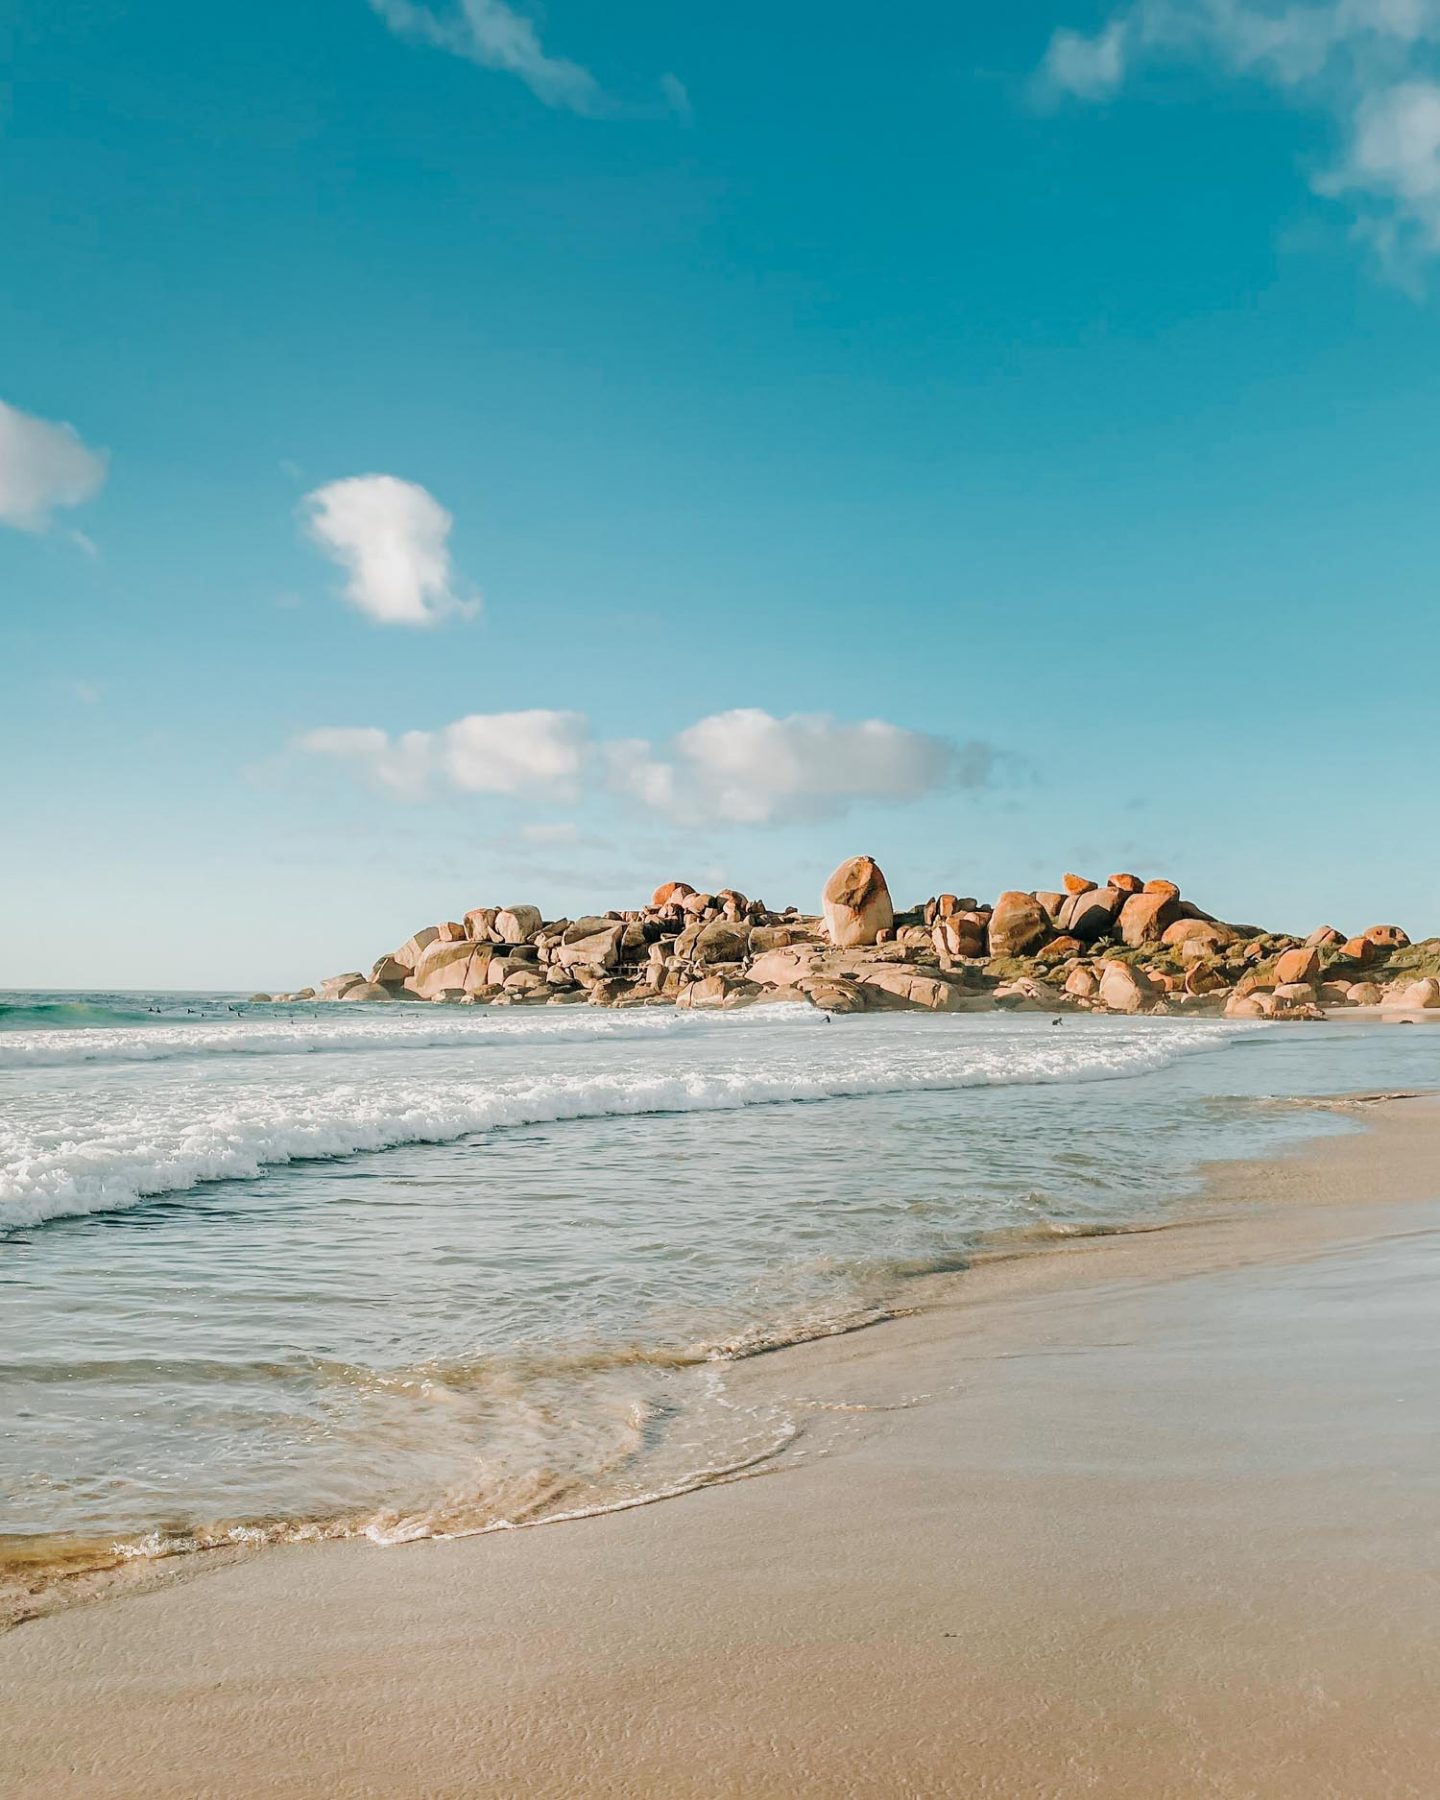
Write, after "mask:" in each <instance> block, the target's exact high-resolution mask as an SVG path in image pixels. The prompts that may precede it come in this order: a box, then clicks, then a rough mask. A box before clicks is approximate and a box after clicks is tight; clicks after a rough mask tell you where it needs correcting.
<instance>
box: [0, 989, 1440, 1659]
mask: <svg viewBox="0 0 1440 1800" xmlns="http://www.w3.org/2000/svg"><path fill="white" fill-rule="evenodd" d="M1422 1016H1424V1015H1422ZM1430 1016H1432V1017H1434V1018H1436V1019H1437V1020H1440V1013H1437V1014H1433V1015H1430ZM1419 1097H1421V1096H1419V1095H1417V1094H1413V1093H1406V1094H1399V1095H1397V1094H1390V1093H1368V1092H1366V1093H1354V1094H1339V1095H1335V1096H1326V1097H1302V1096H1275V1097H1273V1098H1272V1099H1270V1100H1269V1101H1262V1102H1261V1103H1260V1104H1268V1105H1270V1106H1272V1107H1274V1108H1276V1109H1278V1110H1280V1111H1306V1112H1321V1113H1337V1114H1341V1115H1347V1116H1350V1117H1352V1118H1357V1117H1360V1116H1362V1115H1363V1114H1364V1113H1365V1112H1366V1111H1368V1110H1370V1109H1372V1108H1373V1107H1374V1106H1375V1105H1376V1104H1377V1103H1382V1102H1385V1101H1389V1100H1396V1099H1414V1098H1419ZM1437 1099H1440V1093H1437ZM1322 1141H1323V1140H1322ZM1315 1142H1316V1140H1315V1138H1313V1137H1312V1136H1309V1135H1306V1136H1303V1137H1298V1138H1297V1139H1295V1140H1294V1141H1293V1142H1292V1143H1289V1144H1282V1145H1281V1146H1278V1147H1277V1148H1276V1149H1275V1150H1274V1152H1273V1153H1272V1155H1271V1156H1269V1157H1267V1158H1266V1159H1265V1165H1266V1166H1269V1164H1270V1163H1272V1162H1274V1161H1276V1160H1278V1159H1280V1158H1284V1157H1287V1156H1291V1155H1296V1154H1301V1155H1303V1154H1304V1152H1305V1151H1306V1149H1307V1148H1309V1147H1312V1146H1313V1145H1314V1144H1315ZM1227 1166H1228V1159H1222V1160H1216V1159H1207V1160H1203V1161H1200V1162H1198V1163H1196V1164H1195V1165H1194V1167H1193V1169H1192V1171H1191V1176H1190V1179H1189V1180H1188V1181H1187V1183H1186V1184H1185V1185H1184V1186H1183V1187H1182V1188H1180V1189H1178V1190H1177V1191H1175V1192H1174V1193H1172V1194H1171V1195H1170V1197H1169V1198H1168V1199H1167V1200H1166V1201H1165V1202H1164V1204H1163V1208H1162V1210H1160V1211H1159V1212H1158V1213H1156V1214H1154V1215H1151V1216H1137V1217H1134V1218H1130V1219H1124V1220H1120V1221H1117V1222H1094V1223H1085V1224H1079V1223H1077V1224H1074V1225H1068V1226H1067V1225H1064V1224H1059V1223H1040V1224H1035V1225H1014V1226H1005V1227H999V1228H997V1229H995V1230H993V1231H989V1232H986V1233H984V1234H983V1235H982V1236H981V1237H980V1238H978V1239H977V1240H976V1242H975V1244H974V1245H973V1247H972V1248H971V1249H970V1250H969V1251H967V1252H966V1253H965V1254H964V1255H963V1257H962V1258H961V1259H960V1260H957V1261H956V1262H954V1263H950V1264H948V1265H944V1266H939V1267H936V1268H934V1269H930V1270H926V1271H923V1272H918V1273H908V1274H907V1275H906V1276H905V1277H904V1278H903V1280H900V1279H899V1278H898V1277H897V1278H896V1279H897V1280H899V1285H894V1284H893V1283H892V1286H891V1288H890V1290H889V1291H888V1292H887V1293H886V1294H885V1295H884V1296H883V1297H880V1296H876V1297H874V1298H872V1299H870V1300H868V1301H866V1302H864V1304H863V1306H861V1308H860V1310H857V1311H855V1312H853V1313H850V1314H845V1315H840V1316H837V1317H835V1318H834V1319H832V1320H830V1321H828V1322H823V1321H822V1322H815V1323H804V1322H797V1323H795V1324H793V1325H792V1328H791V1329H790V1330H789V1331H780V1330H779V1328H778V1327H777V1328H776V1330H775V1334H774V1335H770V1334H762V1335H761V1336H760V1337H758V1338H757V1339H756V1340H755V1341H754V1342H753V1343H749V1344H743V1345H742V1344H741V1343H734V1344H726V1345H725V1346H724V1347H723V1350H724V1353H723V1354H718V1353H717V1349H716V1347H714V1346H712V1347H711V1348H710V1352H709V1354H708V1355H706V1354H704V1353H703V1352H704V1350H705V1347H704V1346H703V1345H701V1346H697V1347H696V1349H695V1350H694V1351H693V1352H691V1353H690V1357H689V1360H691V1361H693V1364H694V1366H695V1367H696V1368H697V1369H699V1368H702V1367H706V1366H712V1364H713V1366H715V1367H717V1368H720V1369H723V1371H724V1379H725V1382H726V1385H727V1387H728V1388H730V1389H732V1390H740V1391H741V1392H748V1391H750V1390H751V1389H752V1388H759V1387H763V1386H764V1385H765V1384H764V1383H763V1381H762V1380H761V1379H760V1378H759V1377H757V1376H756V1375H755V1374H754V1373H753V1372H752V1371H751V1369H750V1365H751V1364H752V1363H768V1362H769V1360H770V1359H772V1358H781V1359H784V1358H786V1357H789V1356H792V1355H798V1356H801V1357H804V1356H806V1355H807V1353H811V1352H814V1353H816V1354H819V1355H821V1356H823V1355H824V1353H825V1347H826V1346H828V1345H835V1344H838V1343H839V1342H840V1341H841V1340H842V1339H845V1338H847V1337H850V1336H854V1335H857V1334H864V1333H868V1332H870V1331H874V1330H877V1329H879V1328H881V1327H891V1328H893V1327H895V1326H897V1325H899V1324H903V1323H904V1322H905V1321H907V1320H910V1319H915V1318H924V1317H925V1316H926V1315H928V1314H930V1313H932V1312H936V1311H940V1312H944V1311H946V1310H947V1309H950V1308H953V1307H962V1308H963V1307H966V1306H970V1305H974V1304H979V1303H981V1302H983V1301H984V1300H986V1299H987V1298H988V1297H989V1296H990V1293H991V1289H992V1286H994V1285H996V1284H999V1286H1000V1288H1001V1290H1002V1291H1008V1289H1009V1288H1010V1287H1011V1286H1012V1285H1015V1284H1021V1285H1024V1286H1027V1287H1035V1286H1049V1285H1051V1284H1052V1283H1053V1284H1055V1285H1059V1286H1065V1285H1068V1280H1069V1278H1070V1276H1071V1275H1072V1273H1073V1272H1074V1271H1073V1270H1072V1269H1071V1267H1070V1265H1069V1263H1068V1262H1067V1261H1066V1260H1065V1259H1067V1258H1069V1257H1071V1256H1073V1255H1076V1254H1078V1253H1080V1252H1082V1251H1083V1250H1084V1249H1085V1248H1087V1247H1094V1246H1097V1245H1100V1244H1105V1243H1109V1242H1112V1241H1114V1240H1120V1239H1129V1238H1142V1239H1143V1238H1150V1237H1155V1236H1157V1235H1158V1236H1160V1237H1161V1238H1162V1239H1164V1240H1166V1241H1168V1240H1169V1239H1170V1237H1171V1235H1172V1234H1173V1233H1175V1232H1177V1231H1180V1230H1184V1229H1187V1228H1190V1227H1193V1226H1194V1225H1196V1224H1206V1223H1213V1222H1214V1220H1215V1218H1216V1210H1215V1201H1214V1197H1213V1193H1212V1189H1213V1186H1214V1182H1215V1180H1216V1179H1217V1177H1218V1176H1221V1175H1223V1172H1224V1170H1225V1169H1226V1168H1227ZM1241 1166H1242V1167H1243V1166H1245V1165H1241ZM1051 1263H1054V1264H1055V1265H1056V1266H1054V1267H1049V1266H1048V1265H1050V1264H1051ZM1031 1264H1035V1265H1037V1266H1036V1267H1034V1268H1031V1267H1029V1265H1031ZM1040 1265H1044V1266H1040ZM673 1354H675V1355H682V1354H683V1353H682V1352H680V1351H678V1350H677V1351H675V1352H673ZM765 1402H766V1403H768V1405H769V1406H770V1407H771V1408H772V1409H773V1408H774V1406H775V1397H774V1396H773V1395H767V1396H765ZM822 1435H823V1434H822V1433H820V1432H818V1431H817V1430H816V1429H815V1421H814V1420H808V1421H806V1420H798V1421H791V1422H790V1423H789V1424H788V1425H787V1426H786V1427H785V1428H784V1429H782V1430H781V1431H780V1433H779V1436H778V1439H777V1441H776V1443H775V1444H774V1445H773V1447H771V1448H768V1449H764V1450H760V1451H752V1450H750V1449H746V1451H745V1452H744V1454H743V1455H742V1456H741V1457H740V1459H739V1460H738V1461H734V1462H731V1463H722V1464H718V1465H714V1466H710V1465H706V1466H702V1467H700V1468H697V1469H695V1470H694V1471H692V1472H691V1473H689V1474H687V1475H685V1476H683V1477H682V1478H680V1479H678V1480H677V1481H675V1482H674V1483H673V1484H672V1485H667V1486H664V1487H661V1488H658V1489H656V1490H655V1491H653V1492H639V1493H632V1494H630V1495H626V1496H623V1497H616V1496H613V1495H611V1496H607V1495H606V1494H605V1493H604V1492H603V1491H602V1492H601V1493H599V1494H597V1495H595V1496H594V1497H593V1498H585V1497H581V1496H577V1497H576V1502H575V1504H574V1505H573V1506H567V1507H564V1508H562V1509H560V1510H557V1511H554V1512H551V1513H546V1514H544V1515H542V1516H539V1517H523V1518H519V1519H517V1520H516V1521H515V1522H514V1523H513V1524H512V1523H507V1522H503V1521H489V1522H485V1523H481V1524H476V1525H474V1526H471V1527H468V1528H467V1527H458V1528H455V1529H452V1530H449V1531H438V1532H436V1533H434V1534H433V1536H425V1535H423V1534H422V1535H418V1536H416V1537H415V1538H413V1539H407V1538H405V1537H393V1538H390V1537H385V1536H376V1535H375V1533H374V1532H372V1531H371V1530H369V1529H368V1528H365V1527H363V1525H360V1524H357V1523H355V1521H354V1518H353V1517H351V1516H344V1515H341V1516H336V1517H333V1518H331V1517H323V1516H317V1517H313V1518H308V1519H300V1520H294V1521H284V1520H276V1521H268V1520H261V1521H256V1522H254V1523H241V1524H239V1525H235V1526H233V1527H215V1528H213V1531H212V1532H211V1533H210V1534H209V1535H208V1541H207V1533H206V1531H205V1530H204V1528H197V1531H196V1532H195V1533H191V1532H187V1531H183V1530H182V1531H179V1532H177V1534H176V1542H175V1545H174V1547H173V1548H167V1549H164V1550H160V1551H158V1552H157V1551H155V1550H149V1551H143V1550H141V1549H140V1546H142V1545H144V1543H145V1542H146V1539H147V1538H148V1537H149V1536H151V1535H158V1528H157V1532H156V1533H155V1534H151V1533H142V1534H140V1535H139V1536H138V1537H134V1536H133V1534H132V1536H130V1537H122V1536H121V1535H120V1534H119V1533H118V1532H115V1531H112V1532H105V1533H96V1534H94V1535H92V1536H89V1537H78V1536H77V1537H56V1538H53V1539H46V1540H37V1541H36V1542H34V1543H21V1544H20V1545H18V1546H15V1545H7V1544H6V1543H5V1542H4V1540H3V1539H0V1635H3V1633H4V1632H6V1631H11V1630H15V1629H18V1628H19V1627H20V1626H22V1625H30V1624H33V1623H35V1622H36V1621H38V1620H40V1619H43V1618H48V1617H50V1616H53V1615H54V1614H55V1613H57V1612H61V1611H65V1610H68V1609H69V1608H71V1607H73V1606H88V1605H93V1604H98V1603H101V1602H107V1603H108V1602H109V1601H111V1600H113V1599H115V1598H119V1597H122V1596H129V1595H136V1594H142V1593H150V1592H153V1591H155V1590H157V1589H163V1588H164V1587H166V1586H169V1585H171V1584H173V1583H175V1582H177V1581H184V1580H191V1579H197V1578H200V1577H202V1576H204V1575H206V1574H209V1573H211V1572H214V1571H216V1570H217V1569H220V1568H224V1567H227V1566H230V1565H233V1564H235V1563H237V1562H240V1561H244V1560H249V1559H252V1558H254V1557H257V1556H263V1555H270V1554H273V1553H274V1552H275V1551H276V1550H277V1549H282V1548H286V1547H305V1548H307V1549H309V1550H315V1549H318V1548H320V1547H321V1546H334V1545H338V1544H345V1543H349V1544H360V1545H367V1544H370V1545H373V1546H374V1547H376V1548H380V1549H399V1548H402V1547H404V1546H405V1545H406V1544H407V1543H409V1542H414V1543H417V1544H418V1543H424V1542H452V1541H459V1540H462V1539H468V1538H475V1537H484V1536H491V1535H494V1534H496V1533H500V1532H507V1531H533V1530H536V1529H538V1528H540V1527H542V1526H549V1525H567V1524H576V1523H583V1522H585V1521H587V1520H589V1519H592V1518H597V1517H604V1516H606V1515H608V1514H613V1513H622V1512H627V1511H631V1510H634V1509H637V1508H642V1507H651V1506H656V1505H659V1504H660V1503H661V1502H665V1501H671V1500H677V1499H683V1498H686V1497H687V1496H689V1495H691V1494H694V1493H697V1492H701V1491H704V1490H706V1489H708V1488H711V1487H717V1486H725V1485H729V1484H730V1483H732V1482H734V1481H743V1480H746V1479H749V1478H750V1477H751V1476H752V1475H753V1474H755V1473H765V1474H773V1473H783V1472H784V1471H785V1469H786V1468H787V1467H788V1466H789V1459H790V1457H791V1455H792V1454H793V1452H794V1449H795V1444H796V1441H797V1440H798V1439H800V1438H801V1437H802V1436H803V1437H805V1438H806V1439H807V1440H814V1439H816V1438H819V1437H821V1436H822ZM807 1449H808V1446H807ZM227 1531H228V1532H229V1533H230V1534H231V1535H230V1536H229V1538H228V1541H227V1537H226V1535H225V1533H226V1532H227ZM193 1537H198V1538H199V1540H200V1541H187V1540H190V1539H192V1538H193ZM132 1538H133V1544H132Z"/></svg>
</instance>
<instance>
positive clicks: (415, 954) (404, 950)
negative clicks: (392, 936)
mask: <svg viewBox="0 0 1440 1800" xmlns="http://www.w3.org/2000/svg"><path fill="white" fill-rule="evenodd" d="M439 936H440V933H439V930H438V929H437V928H436V927H435V926H434V925H427V926H426V927H425V929H424V930H423V931H417V932H416V933H415V935H414V937H412V938H406V940H405V942H404V943H403V944H402V945H401V946H400V948H399V949H398V950H397V951H396V952H395V960H396V962H398V963H404V965H405V967H406V968H407V969H413V968H414V967H415V965H416V963H417V962H419V960H420V953H421V951H423V950H428V949H429V948H430V946H431V944H433V943H434V942H435V940H436V939H437V938H438V937H439Z"/></svg>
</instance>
